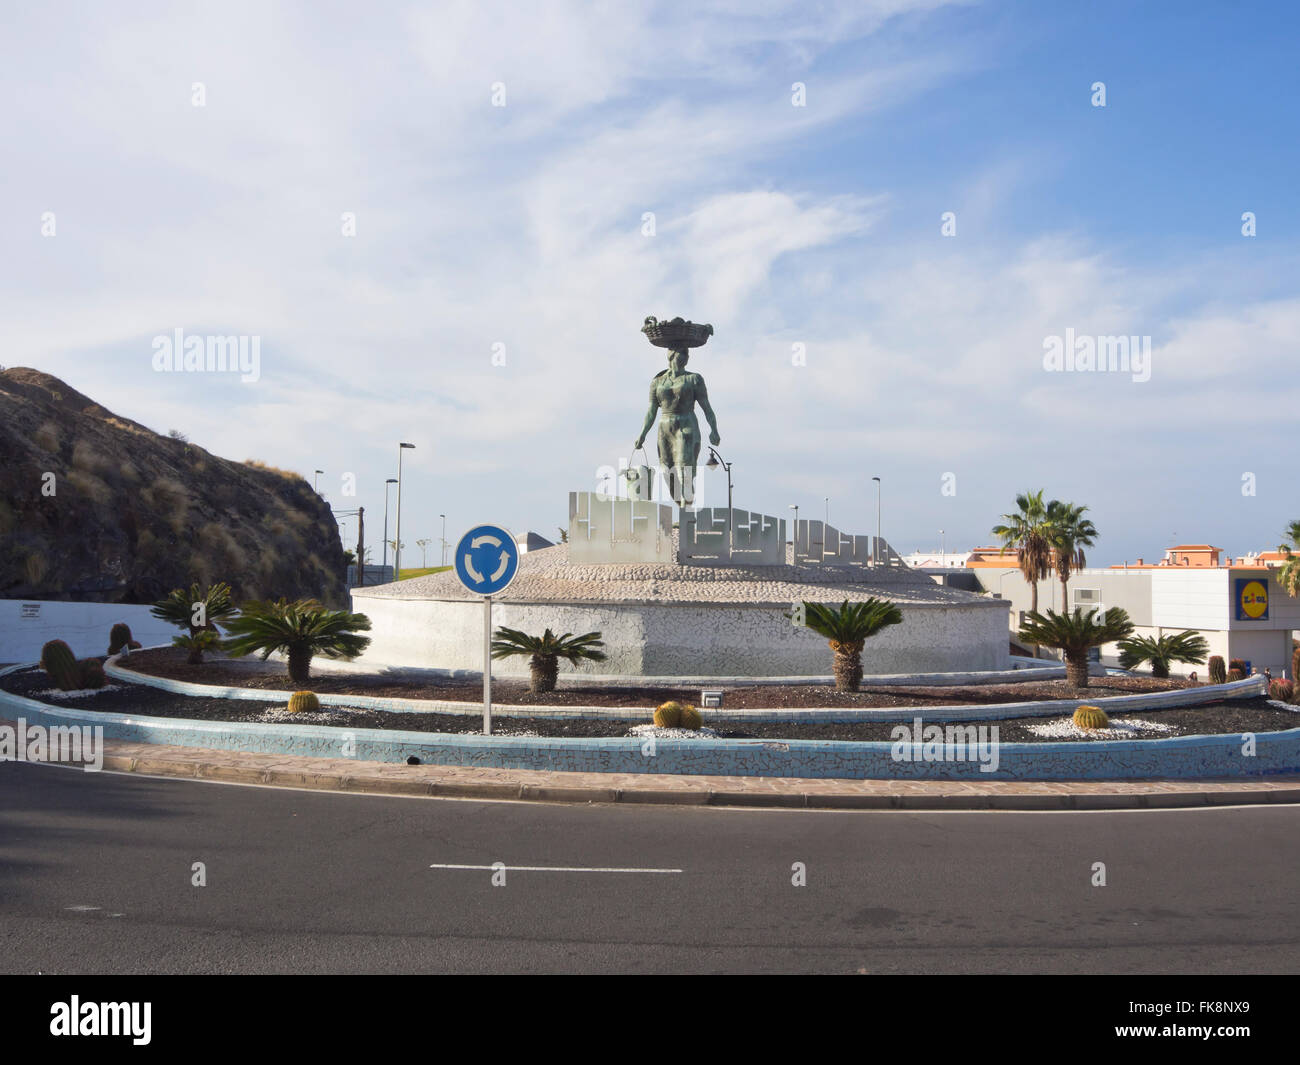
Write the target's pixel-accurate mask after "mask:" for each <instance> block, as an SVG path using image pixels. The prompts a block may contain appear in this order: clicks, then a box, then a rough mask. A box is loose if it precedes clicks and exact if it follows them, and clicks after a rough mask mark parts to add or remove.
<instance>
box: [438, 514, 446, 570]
mask: <svg viewBox="0 0 1300 1065" xmlns="http://www.w3.org/2000/svg"><path fill="white" fill-rule="evenodd" d="M438 517H440V518H441V519H442V563H441V564H442V565H444V566H445V565H446V564H447V515H446V514H439V515H438Z"/></svg>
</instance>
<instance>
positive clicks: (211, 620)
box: [149, 581, 235, 666]
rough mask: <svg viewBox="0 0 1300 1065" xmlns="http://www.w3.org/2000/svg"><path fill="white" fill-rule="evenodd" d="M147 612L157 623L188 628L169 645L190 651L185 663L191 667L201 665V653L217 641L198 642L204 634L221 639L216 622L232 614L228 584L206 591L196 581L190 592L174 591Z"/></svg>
mask: <svg viewBox="0 0 1300 1065" xmlns="http://www.w3.org/2000/svg"><path fill="white" fill-rule="evenodd" d="M149 613H150V614H151V615H152V616H153V617H156V618H157V619H158V620H159V621H166V622H170V623H171V624H172V625H176V626H177V627H178V628H182V629H187V630H188V635H186V636H176V637H174V638H173V639H172V643H173V644H175V645H176V646H177V647H183V648H185V649H186V650H187V651H189V657H188V658H187V659H186V661H187V662H188V663H189V664H190V665H192V666H197V665H201V664H202V662H203V652H204V651H207V650H214V649H215V648H216V646H217V642H216V639H206V640H205V639H201V638H200V635H201V634H203V633H211V634H212V635H213V636H214V637H216V638H219V637H220V630H219V629H218V628H217V625H216V623H217V622H218V621H220V622H223V623H224V622H225V621H226V619H227V618H229V617H231V616H232V615H233V614H234V613H235V604H234V601H233V600H232V599H231V597H230V585H228V584H226V583H225V582H219V583H217V584H210V585H208V587H206V588H202V587H200V586H199V583H198V581H195V582H194V583H193V584H191V585H190V587H189V589H188V590H186V589H184V588H173V589H172V590H171V592H169V593H168V595H167V597H166V598H165V599H159V600H158V602H156V603H154V605H153V609H152V610H151V611H149Z"/></svg>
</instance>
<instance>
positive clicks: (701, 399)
mask: <svg viewBox="0 0 1300 1065" xmlns="http://www.w3.org/2000/svg"><path fill="white" fill-rule="evenodd" d="M696 382H697V384H698V387H697V388H696V389H695V402H696V403H698V404H699V405H700V410H702V411H704V417H705V419H706V420H707V421H708V423H709V428H710V429H711V430H712V432H710V433H709V443H710V444H720V443H722V437H720V436H719V435H718V417H717V415H716V414H714V413H713V408H712V407H711V406H709V390H708V389H707V388H706V387H705V386H704V378H703V377H700V376H699V375H698V374H697V375H696Z"/></svg>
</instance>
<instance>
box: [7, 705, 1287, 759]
mask: <svg viewBox="0 0 1300 1065" xmlns="http://www.w3.org/2000/svg"><path fill="white" fill-rule="evenodd" d="M0 708H3V709H4V710H5V715H4V716H6V717H11V718H14V719H16V718H20V717H21V718H24V719H25V720H26V721H27V722H28V723H29V724H38V725H44V726H46V727H52V726H59V725H64V726H66V725H79V726H81V725H91V726H94V725H99V726H102V727H103V729H104V736H105V737H107V738H111V739H120V740H129V741H134V742H137V743H151V744H166V745H176V746H187V747H206V748H212V749H217V750H231V751H246V752H253V753H259V754H289V755H311V756H315V757H323V758H340V757H344V756H345V751H346V749H347V746H346V745H347V744H348V743H349V742H350V743H351V745H352V746H353V747H354V748H355V751H354V755H355V757H356V758H357V759H358V760H359V761H376V762H405V761H406V760H407V758H409V757H411V756H412V755H414V756H415V757H417V758H419V759H420V760H421V762H424V763H428V764H434V765H453V766H478V767H483V768H497V769H537V770H549V771H554V772H583V773H676V774H688V775H697V774H704V775H711V776H760V777H804V778H839V779H888V778H894V779H911V780H961V779H968V780H1139V779H1152V778H1182V779H1205V778H1225V777H1260V776H1272V775H1280V774H1289V773H1296V772H1300V728H1294V729H1288V730H1286V731H1284V732H1268V733H1259V734H1257V735H1256V736H1255V754H1254V756H1249V757H1248V756H1246V755H1245V754H1244V753H1243V746H1244V743H1243V738H1242V737H1241V736H1240V735H1237V734H1232V735H1222V736H1184V737H1179V738H1176V739H1164V740H1089V741H1080V742H1075V743H1008V744H1000V745H998V747H997V755H998V762H997V769H996V770H994V771H993V772H981V767H980V764H979V763H978V762H977V761H974V760H967V761H952V760H948V761H899V760H896V759H895V758H894V757H893V752H894V748H895V745H894V744H892V743H889V742H871V743H850V742H839V741H828V740H789V741H771V740H709V739H698V740H656V741H655V743H654V745H653V752H654V753H653V754H647V753H645V752H646V749H647V746H648V745H647V744H646V741H644V740H641V739H635V738H582V739H560V738H549V737H508V736H477V735H468V736H466V735H447V734H430V733H418V732H400V731H393V730H381V729H345V728H337V727H333V726H327V725H281V724H260V723H253V722H212V721H189V720H182V719H176V718H158V717H134V716H130V715H124V714H102V713H97V712H95V711H93V710H75V709H71V708H64V707H53V706H49V705H48V704H45V703H40V702H37V701H35V700H33V699H26V698H23V697H22V696H17V695H11V694H9V693H7V692H0ZM908 747H909V748H912V745H910V744H909V745H908ZM912 749H913V750H915V748H912Z"/></svg>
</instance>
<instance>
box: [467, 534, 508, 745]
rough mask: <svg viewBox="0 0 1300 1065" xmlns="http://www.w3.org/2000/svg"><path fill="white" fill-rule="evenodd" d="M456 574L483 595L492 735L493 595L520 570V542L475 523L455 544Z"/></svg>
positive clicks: (487, 727) (486, 725)
mask: <svg viewBox="0 0 1300 1065" xmlns="http://www.w3.org/2000/svg"><path fill="white" fill-rule="evenodd" d="M453 559H454V561H455V564H456V576H457V577H459V578H460V583H461V584H463V585H464V586H465V587H466V588H467V589H469V590H470V591H471V592H473V593H474V594H475V595H481V596H482V597H483V735H485V736H490V735H492V597H493V596H494V595H497V594H499V593H500V592H503V591H505V590H506V588H507V587H509V585H510V582H511V581H513V580H514V579H515V574H517V573H518V572H519V545H518V544H517V543H515V538H514V537H513V536H511V535H510V530H509V529H507V528H505V526H502V525H475V526H474V528H472V529H470V530H469V532H467V533H466V534H465V535H464V536H462V537H461V538H460V541H459V542H458V543H457V544H456V552H455V554H454V555H453Z"/></svg>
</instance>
